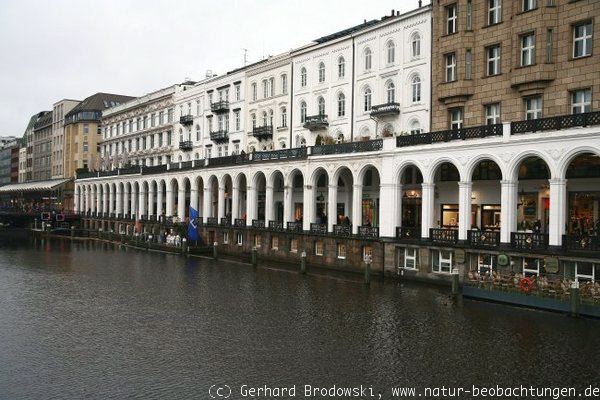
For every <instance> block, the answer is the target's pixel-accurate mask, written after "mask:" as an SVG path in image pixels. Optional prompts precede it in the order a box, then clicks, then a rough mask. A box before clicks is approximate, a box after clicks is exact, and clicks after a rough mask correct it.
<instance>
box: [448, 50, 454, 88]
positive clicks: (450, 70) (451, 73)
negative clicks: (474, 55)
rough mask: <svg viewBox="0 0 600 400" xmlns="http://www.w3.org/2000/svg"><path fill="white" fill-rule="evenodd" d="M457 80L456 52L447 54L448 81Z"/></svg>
mask: <svg viewBox="0 0 600 400" xmlns="http://www.w3.org/2000/svg"><path fill="white" fill-rule="evenodd" d="M455 80H456V54H454V53H450V54H446V82H454V81H455Z"/></svg>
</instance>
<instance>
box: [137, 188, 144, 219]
mask: <svg viewBox="0 0 600 400" xmlns="http://www.w3.org/2000/svg"><path fill="white" fill-rule="evenodd" d="M138 198H139V200H138V217H137V218H138V219H141V218H142V215H146V193H144V188H143V186H141V185H140V192H139V194H138Z"/></svg>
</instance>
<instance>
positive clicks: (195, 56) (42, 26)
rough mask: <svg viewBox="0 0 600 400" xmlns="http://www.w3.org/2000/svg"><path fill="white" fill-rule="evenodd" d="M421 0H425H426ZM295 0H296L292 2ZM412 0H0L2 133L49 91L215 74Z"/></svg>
mask: <svg viewBox="0 0 600 400" xmlns="http://www.w3.org/2000/svg"><path fill="white" fill-rule="evenodd" d="M423 3H424V4H428V3H429V1H424V2H423ZM300 5H301V7H300ZM416 7H417V0H401V1H398V0H376V1H365V0H303V1H301V2H300V1H297V2H292V1H285V0H255V1H241V0H238V1H235V0H214V1H205V0H199V1H198V0H197V1H174V0H171V1H166V0H165V1H162V0H160V1H153V0H145V1H143V0H137V1H133V0H118V1H117V0H104V1H81V0H79V1H66V0H53V1H32V0H0V54H1V61H0V88H1V90H2V93H1V94H2V95H1V96H0V101H1V102H2V104H1V107H0V120H1V121H2V125H1V126H0V136H8V135H15V136H21V135H22V134H23V132H24V131H25V127H26V125H27V122H28V119H29V117H30V116H31V115H32V114H34V113H36V112H38V111H41V110H51V109H52V104H53V103H54V102H56V101H57V100H60V99H63V98H68V99H77V100H83V99H84V98H85V97H87V96H89V95H92V94H94V93H96V92H109V93H118V94H124V95H131V96H140V95H143V94H145V93H148V92H151V91H154V90H157V89H160V88H162V87H166V86H169V85H171V84H173V83H176V82H181V81H183V80H184V78H191V79H192V80H197V79H200V78H202V77H203V76H204V74H205V72H206V70H207V69H211V70H212V71H213V72H215V73H218V74H222V73H224V72H227V71H228V70H230V69H233V68H237V67H240V66H242V65H243V50H242V48H246V49H248V62H252V61H257V60H259V59H261V58H263V56H268V55H275V54H278V53H281V52H283V51H286V50H289V49H290V48H294V47H298V46H300V45H303V44H306V43H308V42H310V41H311V40H313V39H316V38H318V37H320V36H323V35H327V34H330V33H333V32H336V31H338V30H341V29H345V28H347V27H350V26H352V25H356V24H359V23H361V22H362V21H363V20H364V19H374V18H380V17H381V16H383V15H386V14H389V13H390V12H391V10H392V9H395V10H400V11H402V12H404V11H408V10H410V9H413V8H416Z"/></svg>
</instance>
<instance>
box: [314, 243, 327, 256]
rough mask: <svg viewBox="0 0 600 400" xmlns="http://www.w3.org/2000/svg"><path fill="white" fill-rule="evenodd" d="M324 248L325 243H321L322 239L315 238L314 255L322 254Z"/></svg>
mask: <svg viewBox="0 0 600 400" xmlns="http://www.w3.org/2000/svg"><path fill="white" fill-rule="evenodd" d="M324 248H325V245H324V244H323V241H322V240H317V241H316V242H315V255H316V256H322V255H323V250H324Z"/></svg>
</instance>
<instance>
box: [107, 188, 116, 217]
mask: <svg viewBox="0 0 600 400" xmlns="http://www.w3.org/2000/svg"><path fill="white" fill-rule="evenodd" d="M114 207H115V189H113V185H110V186H109V187H108V212H109V213H110V214H112V213H114V212H115V208H114Z"/></svg>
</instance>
